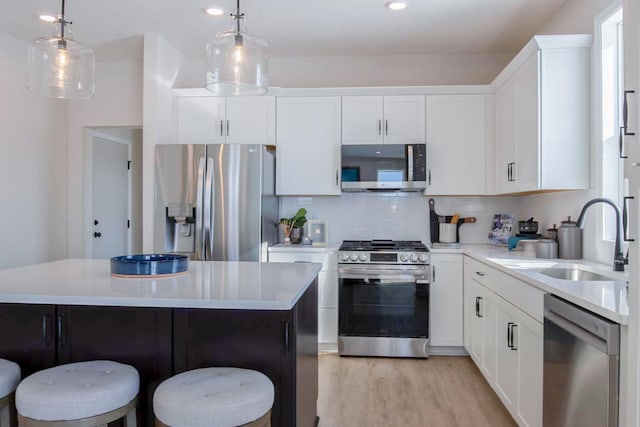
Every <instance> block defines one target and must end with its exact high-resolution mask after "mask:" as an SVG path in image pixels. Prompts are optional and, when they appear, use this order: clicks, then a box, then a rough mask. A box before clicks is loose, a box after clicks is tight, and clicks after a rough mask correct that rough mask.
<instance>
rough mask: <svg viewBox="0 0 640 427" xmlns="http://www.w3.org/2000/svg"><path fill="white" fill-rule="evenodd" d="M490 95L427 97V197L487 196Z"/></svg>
mask: <svg viewBox="0 0 640 427" xmlns="http://www.w3.org/2000/svg"><path fill="white" fill-rule="evenodd" d="M487 101H488V100H487V95H483V94H470V95H464V94H461V95H427V188H426V189H425V191H424V193H425V194H426V195H476V194H485V193H486V186H485V182H486V175H485V173H486V172H485V171H486V161H485V150H486V145H487V144H486V141H487Z"/></svg>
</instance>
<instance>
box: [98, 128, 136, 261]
mask: <svg viewBox="0 0 640 427" xmlns="http://www.w3.org/2000/svg"><path fill="white" fill-rule="evenodd" d="M92 148H93V159H92V160H93V168H92V170H93V180H92V181H93V186H92V198H93V205H92V212H93V218H92V221H93V248H92V249H93V251H92V254H93V255H92V256H93V258H111V257H113V256H118V255H125V254H127V234H128V228H127V225H128V224H127V221H128V219H129V218H128V210H129V170H128V162H129V147H128V145H126V144H121V143H118V142H113V141H109V140H107V139H103V138H100V137H97V136H96V137H94V138H93V147H92Z"/></svg>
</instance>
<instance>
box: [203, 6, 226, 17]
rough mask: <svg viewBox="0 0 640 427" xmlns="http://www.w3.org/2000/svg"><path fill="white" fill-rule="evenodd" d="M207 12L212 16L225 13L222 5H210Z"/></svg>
mask: <svg viewBox="0 0 640 427" xmlns="http://www.w3.org/2000/svg"><path fill="white" fill-rule="evenodd" d="M207 13H208V14H209V15H211V16H222V15H224V9H222V8H220V7H210V8H209V9H207Z"/></svg>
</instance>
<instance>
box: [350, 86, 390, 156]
mask: <svg viewBox="0 0 640 427" xmlns="http://www.w3.org/2000/svg"><path fill="white" fill-rule="evenodd" d="M382 116H383V103H382V97H381V96H343V97H342V143H343V144H382V142H383V141H382V140H383V138H382V131H383V124H384V123H383V117H382Z"/></svg>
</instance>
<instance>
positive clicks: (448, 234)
mask: <svg viewBox="0 0 640 427" xmlns="http://www.w3.org/2000/svg"><path fill="white" fill-rule="evenodd" d="M457 231H458V224H451V223H442V224H440V242H441V243H456V241H457V239H456V232H457Z"/></svg>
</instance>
